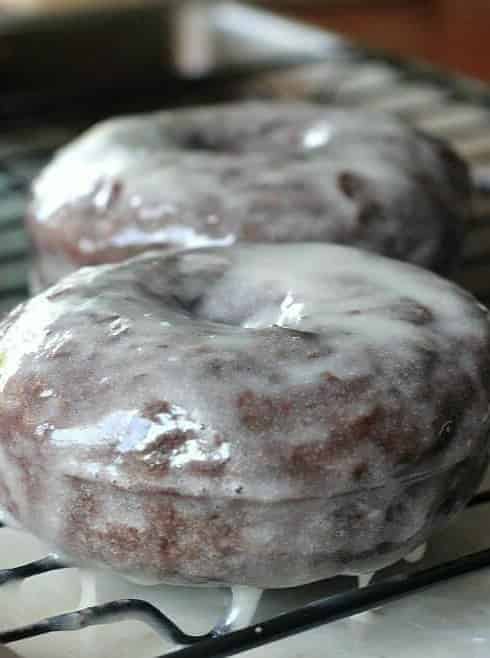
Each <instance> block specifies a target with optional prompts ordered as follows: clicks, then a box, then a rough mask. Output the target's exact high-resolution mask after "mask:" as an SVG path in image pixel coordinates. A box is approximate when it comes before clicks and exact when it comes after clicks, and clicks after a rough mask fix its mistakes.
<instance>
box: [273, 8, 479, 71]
mask: <svg viewBox="0 0 490 658" xmlns="http://www.w3.org/2000/svg"><path fill="white" fill-rule="evenodd" d="M267 4H268V5H269V6H271V7H275V8H277V9H279V10H280V11H282V12H284V13H285V14H287V15H289V16H294V17H297V18H301V19H303V20H306V21H309V22H313V23H316V24H318V25H321V26H323V27H326V28H328V29H331V30H334V31H338V32H340V33H343V34H346V35H348V36H350V37H353V38H354V39H355V40H357V41H360V42H363V43H366V44H368V45H370V46H374V47H377V48H384V49H386V50H389V51H392V52H395V53H398V54H400V55H406V56H411V57H419V58H423V59H426V60H428V61H430V62H432V63H434V64H436V65H438V66H442V67H443V68H446V69H451V70H454V71H458V72H460V73H465V74H467V75H470V76H475V77H478V78H481V79H483V80H490V1H489V0H330V1H329V0H318V1H317V2H315V1H314V0H270V2H268V3H267Z"/></svg>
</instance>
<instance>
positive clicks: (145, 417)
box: [0, 244, 490, 588]
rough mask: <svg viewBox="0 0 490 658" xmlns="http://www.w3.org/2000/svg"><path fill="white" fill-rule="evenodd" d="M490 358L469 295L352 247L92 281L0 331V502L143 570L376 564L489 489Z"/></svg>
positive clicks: (152, 269) (149, 258) (100, 554)
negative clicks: (483, 485)
mask: <svg viewBox="0 0 490 658" xmlns="http://www.w3.org/2000/svg"><path fill="white" fill-rule="evenodd" d="M489 347H490V346H489V329H488V322H487V312H486V310H485V309H484V308H483V307H482V306H481V305H479V304H477V302H476V301H475V300H474V299H473V298H472V297H471V295H469V293H466V292H464V291H463V290H461V289H460V288H458V287H456V286H455V285H453V284H451V283H449V282H446V281H444V280H443V279H441V278H439V277H437V276H435V275H433V274H431V273H429V272H427V271H424V270H421V269H418V268H416V267H413V266H409V265H405V264H402V263H399V262H396V261H391V260H388V259H384V258H381V257H379V256H375V255H370V254H368V253H367V252H361V251H357V250H355V249H349V248H345V247H339V246H333V245H311V244H298V245H268V246H267V245H254V246H251V245H242V246H235V247H231V248H204V249H198V250H189V251H185V250H184V251H177V252H170V251H167V252H159V253H156V252H155V253H148V254H146V255H142V256H138V257H137V258H135V259H133V260H131V261H128V262H125V263H122V264H119V265H106V266H100V267H97V268H84V269H82V270H80V271H79V272H77V273H75V274H72V275H70V276H69V277H67V278H65V279H63V280H62V281H61V282H60V283H59V284H58V285H56V286H55V287H53V288H51V289H49V290H47V291H46V292H45V293H43V294H41V295H39V296H37V297H35V298H33V299H32V300H30V301H28V302H26V304H24V305H23V306H20V307H19V308H17V309H16V310H15V311H13V312H12V313H11V314H10V315H9V316H7V318H6V319H5V320H4V321H3V322H2V324H0V353H1V354H2V358H1V368H0V427H1V441H0V505H1V506H3V507H5V508H6V510H7V511H8V513H9V515H11V516H12V517H14V518H16V519H17V520H18V521H20V523H21V524H23V525H24V526H25V527H27V528H29V529H30V530H32V531H33V532H35V533H36V534H38V535H39V536H40V537H42V538H43V539H44V540H46V541H48V542H49V543H51V544H52V545H53V546H54V547H56V548H57V549H58V550H60V551H61V552H62V553H65V554H67V555H68V556H70V557H72V558H73V559H75V560H76V561H78V562H82V563H93V564H97V565H102V566H107V567H110V568H112V569H115V570H118V571H120V572H123V573H126V574H128V575H131V576H132V577H134V576H135V575H136V577H138V578H144V579H150V580H156V581H158V580H162V581H168V582H177V583H196V584H211V583H234V584H243V585H249V586H256V587H261V588H267V587H284V586H292V585H298V584H301V583H306V582H308V581H312V580H315V579H318V578H322V577H326V576H330V575H333V574H336V573H343V572H359V571H373V570H375V569H377V568H380V567H381V566H383V565H385V564H388V563H391V562H393V561H395V560H396V559H398V558H399V557H401V556H402V555H405V554H408V553H409V552H410V551H412V550H413V549H414V548H415V547H416V546H419V545H420V544H421V543H422V542H423V541H424V540H425V539H426V537H427V536H428V535H429V534H430V532H431V531H432V530H433V529H434V528H436V527H438V526H440V525H442V524H444V523H446V522H447V520H448V519H449V518H450V517H451V516H452V515H453V514H455V513H456V512H457V511H458V510H460V509H461V508H462V506H463V505H464V504H465V502H466V500H467V499H468V498H469V497H470V496H471V494H472V492H473V491H474V490H475V488H476V487H477V485H478V482H479V480H480V477H481V474H482V472H483V469H484V467H485V465H486V462H487V454H488V443H487V434H488V409H489V377H488V375H489V372H488V366H489V364H488V358H489V357H488V355H489V354H490V350H489Z"/></svg>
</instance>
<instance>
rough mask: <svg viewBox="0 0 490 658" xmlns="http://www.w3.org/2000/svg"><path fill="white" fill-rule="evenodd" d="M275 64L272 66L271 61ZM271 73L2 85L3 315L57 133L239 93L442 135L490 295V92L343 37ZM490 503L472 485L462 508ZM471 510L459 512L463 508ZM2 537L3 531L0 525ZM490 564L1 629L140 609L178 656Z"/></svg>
mask: <svg viewBox="0 0 490 658" xmlns="http://www.w3.org/2000/svg"><path fill="white" fill-rule="evenodd" d="M278 67H279V68H280V70H279V71H278V70H275V69H276V68H278ZM268 69H269V70H268V72H267V74H264V73H263V71H262V70H256V71H252V70H250V68H249V69H247V70H240V71H238V70H236V71H234V72H233V73H230V72H228V73H221V74H216V75H211V76H209V77H207V78H204V79H201V80H200V81H199V82H197V81H194V82H189V81H187V82H185V81H182V80H178V79H176V78H168V79H165V80H156V81H155V82H154V83H152V84H150V83H145V85H144V86H141V87H137V86H134V85H133V86H131V87H130V88H128V87H124V86H120V87H118V88H117V89H114V88H111V89H106V88H105V89H102V88H101V89H97V90H94V89H91V90H86V89H85V90H83V89H81V90H80V89H65V90H62V91H60V90H46V89H43V90H38V91H36V90H32V89H31V90H27V91H26V90H18V89H17V90H16V89H10V90H6V91H5V92H4V93H0V315H1V314H3V313H5V312H6V311H8V310H9V309H10V308H12V307H13V306H14V305H16V304H17V303H18V302H20V301H22V300H23V299H24V298H25V297H26V296H27V280H28V267H29V246H28V240H27V238H26V235H25V233H24V230H23V216H24V211H25V204H26V200H27V198H28V194H29V186H30V183H31V181H32V178H33V177H34V176H35V175H36V173H37V172H38V171H39V169H40V168H41V167H42V166H43V165H44V164H45V163H46V162H47V160H48V159H49V158H50V157H51V155H52V153H53V152H54V150H56V149H57V148H58V147H59V146H61V145H62V144H63V143H65V142H66V141H68V140H69V139H71V138H73V137H74V136H75V135H76V134H77V133H79V132H80V131H81V130H83V129H84V128H85V127H87V126H88V125H89V124H91V123H92V122H94V121H95V120H98V119H101V118H105V117H107V116H110V115H111V114H114V113H123V112H134V111H147V110H151V109H156V108H161V107H165V106H172V107H175V106H179V105H191V104H197V103H210V102H218V101H223V100H228V99H236V98H240V97H243V96H272V97H278V96H281V97H285V96H286V97H295V98H298V97H299V98H303V99H309V100H313V101H315V102H318V103H329V102H331V101H333V100H335V101H337V102H341V103H344V104H354V105H357V106H359V105H361V106H365V107H370V108H377V109H383V110H390V111H393V112H395V113H398V114H400V115H402V116H403V117H404V118H406V119H408V120H409V121H411V122H413V123H414V124H415V125H417V126H418V127H420V128H423V129H424V130H426V131H429V132H432V133H433V134H436V135H437V136H440V137H443V138H445V139H447V140H449V141H450V142H451V143H452V144H453V145H454V146H455V148H456V149H457V150H458V151H459V152H460V153H461V154H462V155H463V156H464V157H466V159H467V160H468V161H469V163H470V164H471V166H472V168H473V178H474V204H473V205H474V208H473V213H472V217H471V218H470V219H469V220H468V226H467V239H466V243H465V253H464V262H463V266H462V268H461V272H460V275H459V277H458V280H459V282H460V283H461V284H462V285H464V286H466V287H467V288H469V289H470V290H471V291H472V292H473V293H474V294H475V295H476V296H477V297H478V298H479V299H480V300H481V301H482V302H483V303H485V304H489V303H490V91H489V89H488V88H487V87H486V86H485V85H482V84H480V83H477V82H473V81H470V80H466V79H462V78H457V77H451V76H447V75H444V74H442V73H440V72H438V71H434V70H433V69H431V68H429V67H426V66H423V65H420V64H417V63H407V62H404V61H401V60H398V59H396V58H388V57H386V56H385V55H383V54H379V53H374V52H372V51H369V52H368V51H364V50H361V49H356V48H353V47H352V46H350V45H348V44H344V45H339V48H338V49H337V51H336V52H335V53H334V54H332V55H331V56H329V57H326V58H325V59H322V58H321V57H319V58H315V59H314V60H313V59H311V58H310V59H309V60H308V61H302V60H298V61H294V62H293V61H291V62H289V63H288V65H287V66H286V67H285V66H284V65H283V64H281V65H278V64H277V63H274V62H270V63H269V65H268ZM488 503H490V491H486V492H482V493H479V494H478V495H477V496H475V497H474V498H473V500H472V501H471V502H470V504H469V507H476V506H481V505H484V504H488ZM466 513H468V512H463V514H466ZM0 538H1V532H0ZM69 566H70V565H66V564H64V563H63V561H61V560H60V559H59V558H58V557H57V556H56V555H48V556H46V557H45V558H42V559H40V560H37V561H35V562H31V563H29V564H24V565H21V566H19V567H16V568H12V569H5V570H3V571H1V570H0V587H1V586H3V585H6V584H8V583H10V582H12V581H16V580H23V579H26V578H30V577H33V576H36V575H38V574H41V573H45V572H49V571H55V570H60V569H65V568H69ZM485 567H490V548H488V549H486V550H481V551H478V552H474V553H471V554H468V555H464V556H462V557H458V558H456V559H454V560H451V561H446V562H443V563H441V564H436V565H434V566H430V567H429V568H424V569H415V570H411V571H410V572H409V573H408V574H407V573H394V574H392V575H391V576H388V577H385V578H382V579H381V580H380V581H379V582H375V583H374V584H371V585H368V586H367V587H363V588H353V589H348V590H346V591H342V592H340V593H337V594H333V595H331V596H327V597H323V598H321V599H320V600H316V601H312V602H311V603H309V604H307V605H305V606H302V607H300V608H298V609H294V610H292V611H289V612H285V613H283V614H281V615H279V616H276V617H274V618H271V619H268V620H266V621H263V622H260V624H255V625H252V626H249V627H247V628H244V629H239V630H232V628H231V625H230V622H229V615H228V616H225V618H224V619H223V620H220V621H219V622H218V623H217V624H216V626H215V627H214V628H213V629H211V630H210V631H209V632H208V633H206V634H204V635H199V636H193V635H189V634H187V633H186V632H185V631H184V630H182V629H181V628H180V627H179V626H177V625H176V624H175V623H174V622H173V621H172V620H171V619H169V618H168V617H167V616H166V615H165V614H164V613H163V612H162V611H160V610H159V609H158V608H157V607H155V606H153V605H151V604H150V603H148V602H146V601H143V600H139V599H120V600H114V601H111V602H109V603H105V604H102V605H97V606H93V607H90V608H84V609H81V610H78V611H74V612H68V613H66V614H61V615H57V616H54V617H50V618H48V619H44V620H41V621H39V622H37V623H34V624H31V625H29V626H25V627H22V628H16V629H11V630H7V631H3V632H0V643H4V644H8V643H13V642H16V641H19V640H21V639H25V638H29V637H34V636H37V635H42V634H45V633H52V632H58V631H67V630H80V629H82V628H86V627H88V626H92V625H97V624H106V623H109V622H117V621H121V620H126V619H138V620H140V621H143V622H145V623H146V624H148V625H150V626H151V627H152V628H153V629H155V630H157V632H158V633H160V634H161V635H162V636H163V637H165V638H166V639H170V640H171V641H172V642H173V643H175V645H176V646H177V647H180V648H177V649H176V651H175V652H174V653H172V655H173V656H176V657H178V658H198V657H199V658H208V657H209V658H218V657H225V656H232V655H236V654H239V653H242V652H244V651H247V650H249V649H252V648H254V647H259V646H263V645H266V644H268V643H270V642H274V641H277V640H280V639H281V638H285V637H289V636H291V635H294V634H297V633H301V632H304V631H306V630H309V629H311V628H314V627H316V626H320V625H326V624H329V623H331V622H333V621H336V620H339V619H343V618H346V617H350V616H352V615H354V614H358V613H360V612H363V611H367V610H371V609H373V608H377V607H379V606H382V605H384V604H387V603H389V602H391V601H393V600H396V599H399V598H402V597H405V596H409V595H411V594H413V593H415V592H418V591H420V590H422V589H425V588H427V587H429V586H432V585H435V584H437V583H442V582H446V581H448V580H450V579H452V578H455V577H457V576H462V575H463V574H468V573H471V572H474V571H477V570H480V569H483V568H485Z"/></svg>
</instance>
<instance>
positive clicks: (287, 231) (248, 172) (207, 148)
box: [27, 103, 470, 288]
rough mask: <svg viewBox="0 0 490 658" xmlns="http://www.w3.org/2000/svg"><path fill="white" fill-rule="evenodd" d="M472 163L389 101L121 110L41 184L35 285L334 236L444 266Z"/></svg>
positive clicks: (452, 250) (32, 227)
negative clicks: (171, 251)
mask: <svg viewBox="0 0 490 658" xmlns="http://www.w3.org/2000/svg"><path fill="white" fill-rule="evenodd" d="M469 189H470V185H469V179H468V172H467V169H466V166H465V164H464V163H463V162H462V161H461V160H460V159H459V158H458V157H457V156H456V155H455V154H454V153H453V152H452V151H451V150H450V149H449V147H448V146H446V145H445V144H443V143H441V142H439V141H437V140H434V139H432V138H429V137H427V136H424V135H422V134H420V133H418V132H416V131H414V130H413V129H412V128H409V127H408V126H407V125H405V124H404V123H402V122H401V121H400V120H399V119H396V118H394V117H391V116H387V115H384V114H382V113H369V112H368V111H365V110H363V111H355V110H346V109H338V108H337V109H334V108H329V109H325V108H321V107H319V106H315V105H309V104H306V103H283V104H281V103H242V104H236V105H228V106H226V105H225V106H221V107H213V108H204V109H192V110H186V111H182V110H179V111H178V112H175V113H174V112H160V113H157V114H151V115H146V116H134V117H129V118H122V119H114V120H111V121H108V122H105V123H102V124H100V125H98V126H96V127H95V128H93V129H91V130H90V131H89V132H88V133H86V134H85V135H83V136H82V137H81V138H79V139H78V140H77V141H75V142H74V143H73V144H71V145H69V146H67V147H66V148H64V149H62V150H61V151H60V152H59V154H58V155H57V156H56V157H55V159H54V160H53V162H52V163H51V164H50V165H49V166H48V167H47V168H46V169H45V170H44V171H43V172H42V174H41V175H40V177H39V178H38V180H37V181H36V182H35V184H34V187H33V201H32V204H31V207H30V210H29V213H28V219H27V226H28V229H29V232H30V234H31V236H32V240H33V243H34V247H35V253H36V255H37V258H36V263H35V271H34V274H35V276H34V280H35V284H34V287H35V288H42V287H46V286H47V285H50V284H52V283H54V282H55V281H57V280H58V279H59V278H60V277H61V276H62V275H63V274H66V273H68V272H70V271H72V270H73V269H77V268H78V267H80V266H81V265H94V264H100V263H106V262H118V261H120V260H122V259H124V258H127V257H128V256H130V255H135V254H136V253H140V252H142V251H145V250H148V249H150V248H155V247H168V246H188V247H195V246H202V245H229V244H231V243H233V242H235V241H237V240H238V241H253V242H301V241H307V242H310V241H311V242H314V241H318V242H335V243H342V244H347V245H355V246H359V247H362V248H365V249H368V250H370V251H374V252H378V253H381V254H384V255H386V256H390V257H393V258H398V259H400V260H407V261H410V262H413V263H416V264H418V265H422V266H425V267H428V268H429V269H434V270H436V271H439V272H448V271H450V270H451V269H452V268H453V266H454V265H455V263H456V262H457V258H458V254H459V252H460V247H461V242H462V231H463V222H462V220H463V218H464V216H465V214H466V212H467V207H468V198H469Z"/></svg>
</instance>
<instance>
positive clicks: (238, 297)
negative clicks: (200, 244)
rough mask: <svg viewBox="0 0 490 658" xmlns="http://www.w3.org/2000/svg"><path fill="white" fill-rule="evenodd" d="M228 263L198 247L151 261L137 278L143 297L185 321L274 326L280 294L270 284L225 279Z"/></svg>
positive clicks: (227, 259) (252, 326)
mask: <svg viewBox="0 0 490 658" xmlns="http://www.w3.org/2000/svg"><path fill="white" fill-rule="evenodd" d="M231 265H232V263H231V261H230V258H229V257H227V256H226V255H225V254H224V253H217V252H216V251H211V250H210V251H207V250H205V249H199V250H197V251H192V250H190V251H189V252H188V253H185V254H182V253H181V252H180V253H176V254H174V255H170V256H169V257H168V258H167V259H165V260H160V259H152V262H151V263H149V265H147V266H146V267H145V268H144V269H143V271H142V273H141V275H140V276H139V277H138V283H137V285H138V287H139V288H140V289H141V292H142V293H143V295H145V296H148V295H150V296H151V297H153V298H155V299H156V300H158V302H159V303H160V304H161V306H162V307H166V308H167V309H168V308H171V309H172V310H174V311H175V312H177V313H179V314H184V315H186V316H187V317H188V318H189V319H192V320H200V321H204V322H212V323H217V324H225V325H228V326H230V325H231V326H236V327H247V328H249V329H254V328H264V327H270V326H272V325H274V323H275V320H276V319H277V317H278V315H279V313H280V306H281V302H282V301H283V300H284V297H285V294H286V293H285V292H284V290H283V289H282V287H281V286H280V285H279V284H278V283H277V281H275V280H274V278H273V277H272V278H271V280H270V281H259V280H258V279H257V280H256V279H254V278H252V279H251V280H250V279H246V278H244V277H235V276H231V277H230V276H227V275H226V274H227V272H228V271H229V269H230V267H231Z"/></svg>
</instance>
